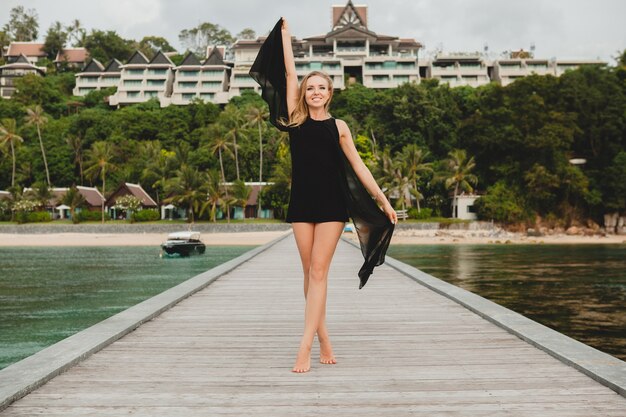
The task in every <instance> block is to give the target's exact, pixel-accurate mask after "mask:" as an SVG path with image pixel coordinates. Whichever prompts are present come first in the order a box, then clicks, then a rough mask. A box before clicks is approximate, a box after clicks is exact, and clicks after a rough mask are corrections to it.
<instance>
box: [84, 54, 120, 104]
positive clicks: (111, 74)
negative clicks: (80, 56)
mask: <svg viewBox="0 0 626 417" xmlns="http://www.w3.org/2000/svg"><path fill="white" fill-rule="evenodd" d="M121 65H122V64H121V62H120V61H118V60H117V59H112V60H111V61H109V63H108V64H107V65H106V66H103V65H102V64H101V63H100V61H98V60H97V59H91V60H90V61H89V63H88V64H87V65H86V66H85V67H84V68H83V70H82V71H81V72H79V73H78V74H76V86H75V87H74V90H73V94H74V95H75V96H85V95H87V94H88V93H90V92H91V91H94V90H102V89H103V88H109V87H117V85H118V84H119V82H120V74H121V70H120V66H121Z"/></svg>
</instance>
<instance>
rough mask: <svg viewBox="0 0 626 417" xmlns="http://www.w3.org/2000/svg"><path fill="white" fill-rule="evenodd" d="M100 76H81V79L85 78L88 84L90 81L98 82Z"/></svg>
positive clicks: (84, 80)
mask: <svg viewBox="0 0 626 417" xmlns="http://www.w3.org/2000/svg"><path fill="white" fill-rule="evenodd" d="M98 78H99V77H81V79H82V80H83V82H84V83H85V84H88V83H97V82H98Z"/></svg>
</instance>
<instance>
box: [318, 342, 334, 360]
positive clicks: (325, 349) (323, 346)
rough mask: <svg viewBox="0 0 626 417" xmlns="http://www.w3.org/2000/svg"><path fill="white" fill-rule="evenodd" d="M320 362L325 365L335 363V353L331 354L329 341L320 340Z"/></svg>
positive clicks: (331, 349)
mask: <svg viewBox="0 0 626 417" xmlns="http://www.w3.org/2000/svg"><path fill="white" fill-rule="evenodd" d="M320 363H323V364H326V365H334V364H336V363H337V359H335V355H333V348H332V346H331V345H330V341H327V342H323V343H322V342H320Z"/></svg>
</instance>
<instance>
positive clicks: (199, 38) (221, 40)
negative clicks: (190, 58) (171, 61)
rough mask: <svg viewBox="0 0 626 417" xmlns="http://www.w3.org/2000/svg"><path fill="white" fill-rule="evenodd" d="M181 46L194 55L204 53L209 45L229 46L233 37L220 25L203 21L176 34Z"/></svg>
mask: <svg viewBox="0 0 626 417" xmlns="http://www.w3.org/2000/svg"><path fill="white" fill-rule="evenodd" d="M178 39H179V40H180V42H181V43H182V44H183V46H184V47H185V48H186V49H188V50H190V51H192V52H194V53H195V54H196V55H200V56H204V55H206V51H207V47H208V46H209V45H224V46H226V47H229V46H230V45H231V44H232V43H233V41H234V39H233V37H232V35H231V34H230V32H229V31H228V30H226V29H224V28H222V27H220V25H216V24H213V23H209V22H204V23H201V24H199V25H198V26H196V27H194V28H191V29H184V30H182V31H181V32H180V34H179V35H178Z"/></svg>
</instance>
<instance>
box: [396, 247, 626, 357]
mask: <svg viewBox="0 0 626 417" xmlns="http://www.w3.org/2000/svg"><path fill="white" fill-rule="evenodd" d="M388 254H389V255H390V256H392V257H394V258H396V259H398V260H400V261H402V262H405V263H408V264H410V265H412V266H415V267H416V268H418V269H420V270H422V271H424V272H426V273H429V274H431V275H433V276H435V277H437V278H440V279H442V280H444V281H447V282H449V283H451V284H454V285H457V286H459V287H461V288H464V289H466V290H468V291H471V292H474V293H476V294H479V295H481V296H483V297H485V298H487V299H489V300H491V301H494V302H496V303H498V304H500V305H503V306H505V307H507V308H510V309H511V310H514V311H516V312H518V313H520V314H523V315H525V316H526V317H529V318H531V319H533V320H535V321H538V322H539V323H541V324H544V325H546V326H548V327H551V328H553V329H555V330H557V331H559V332H561V333H564V334H566V335H568V336H570V337H572V338H574V339H577V340H579V341H581V342H583V343H586V344H588V345H590V346H593V347H595V348H596V349H599V350H602V351H604V352H607V353H609V354H611V355H613V356H615V357H617V358H620V359H622V360H626V245H428V246H422V245H393V246H392V247H391V248H390V250H389V252H388Z"/></svg>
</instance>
